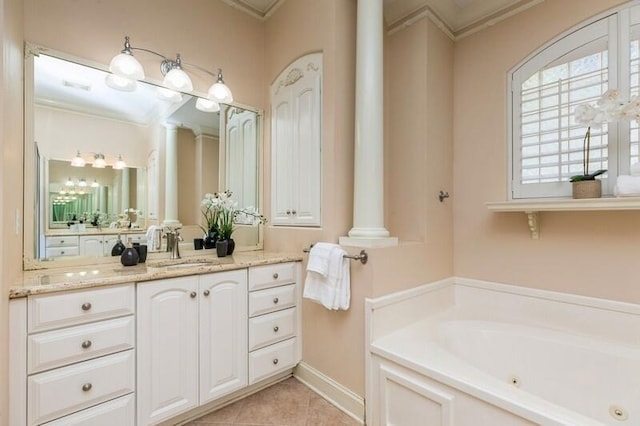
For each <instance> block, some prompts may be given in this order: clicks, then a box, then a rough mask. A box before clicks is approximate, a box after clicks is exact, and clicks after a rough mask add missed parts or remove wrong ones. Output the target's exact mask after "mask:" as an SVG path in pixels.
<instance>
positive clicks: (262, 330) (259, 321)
mask: <svg viewBox="0 0 640 426" xmlns="http://www.w3.org/2000/svg"><path fill="white" fill-rule="evenodd" d="M295 333H296V308H290V309H285V310H284V311H278V312H274V313H272V314H267V315H262V316H259V317H255V318H251V319H250V320H249V350H250V351H252V350H254V349H258V348H261V347H263V346H266V345H270V344H272V343H275V342H279V341H281V340H284V339H288V338H290V337H293V336H295Z"/></svg>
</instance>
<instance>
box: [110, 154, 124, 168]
mask: <svg viewBox="0 0 640 426" xmlns="http://www.w3.org/2000/svg"><path fill="white" fill-rule="evenodd" d="M125 167H127V163H125V162H124V160H123V159H122V155H119V156H118V161H116V163H115V164H114V165H113V168H114V169H115V170H122V169H124V168H125Z"/></svg>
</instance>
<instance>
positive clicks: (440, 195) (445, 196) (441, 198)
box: [438, 191, 449, 203]
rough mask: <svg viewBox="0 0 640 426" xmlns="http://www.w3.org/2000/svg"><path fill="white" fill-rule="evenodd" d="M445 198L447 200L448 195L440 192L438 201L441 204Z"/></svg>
mask: <svg viewBox="0 0 640 426" xmlns="http://www.w3.org/2000/svg"><path fill="white" fill-rule="evenodd" d="M445 198H449V193H448V192H444V191H440V194H438V199H439V200H440V202H441V203H443V202H444V199H445Z"/></svg>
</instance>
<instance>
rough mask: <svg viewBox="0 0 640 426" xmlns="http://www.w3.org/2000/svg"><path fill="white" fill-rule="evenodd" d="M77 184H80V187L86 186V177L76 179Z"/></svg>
mask: <svg viewBox="0 0 640 426" xmlns="http://www.w3.org/2000/svg"><path fill="white" fill-rule="evenodd" d="M78 186H80V187H82V188H84V187H86V186H87V181H86V179H84V178H82V179H80V180H79V181H78Z"/></svg>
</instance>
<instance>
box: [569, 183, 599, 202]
mask: <svg viewBox="0 0 640 426" xmlns="http://www.w3.org/2000/svg"><path fill="white" fill-rule="evenodd" d="M572 190H573V198H576V199H577V198H600V197H601V196H602V181H601V180H598V179H594V180H581V181H578V182H573V183H572Z"/></svg>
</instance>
